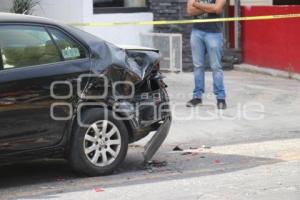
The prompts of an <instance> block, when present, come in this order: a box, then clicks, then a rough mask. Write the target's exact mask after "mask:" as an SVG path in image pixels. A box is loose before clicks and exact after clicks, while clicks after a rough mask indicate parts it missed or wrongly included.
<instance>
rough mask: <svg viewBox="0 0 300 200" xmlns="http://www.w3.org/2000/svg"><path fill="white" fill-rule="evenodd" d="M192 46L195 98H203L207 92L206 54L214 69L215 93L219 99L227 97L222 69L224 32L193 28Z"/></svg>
mask: <svg viewBox="0 0 300 200" xmlns="http://www.w3.org/2000/svg"><path fill="white" fill-rule="evenodd" d="M191 46H192V54H193V64H194V67H195V69H194V76H195V89H194V93H193V94H194V95H193V97H194V98H202V94H203V93H204V92H205V66H204V65H205V55H206V53H207V55H208V58H209V65H210V67H211V69H212V71H213V82H214V85H213V86H214V94H215V95H216V97H217V99H225V98H226V93H225V88H224V74H223V70H222V61H221V60H222V56H223V34H222V33H208V32H204V31H201V30H198V29H193V31H192V34H191Z"/></svg>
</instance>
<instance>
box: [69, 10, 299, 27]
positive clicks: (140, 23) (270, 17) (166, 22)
mask: <svg viewBox="0 0 300 200" xmlns="http://www.w3.org/2000/svg"><path fill="white" fill-rule="evenodd" d="M290 18H300V14H297V13H296V14H286V15H265V16H250V17H228V18H217V19H190V20H162V21H134V22H90V23H74V24H71V25H73V26H90V27H102V26H143V25H170V24H194V23H210V22H233V21H254V20H274V19H290Z"/></svg>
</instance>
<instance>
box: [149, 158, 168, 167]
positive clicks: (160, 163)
mask: <svg viewBox="0 0 300 200" xmlns="http://www.w3.org/2000/svg"><path fill="white" fill-rule="evenodd" d="M167 165H168V163H167V161H158V160H152V161H149V162H148V166H150V167H156V168H161V167H165V166H167Z"/></svg>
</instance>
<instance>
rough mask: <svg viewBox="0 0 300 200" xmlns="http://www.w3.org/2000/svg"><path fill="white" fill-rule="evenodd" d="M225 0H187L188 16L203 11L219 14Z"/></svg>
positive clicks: (199, 13)
mask: <svg viewBox="0 0 300 200" xmlns="http://www.w3.org/2000/svg"><path fill="white" fill-rule="evenodd" d="M225 4H226V0H216V3H214V4H207V3H201V2H197V1H196V0H188V3H187V14H188V15H189V16H197V15H201V14H203V13H216V14H221V13H222V12H223V10H224V6H225Z"/></svg>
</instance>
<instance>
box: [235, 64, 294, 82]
mask: <svg viewBox="0 0 300 200" xmlns="http://www.w3.org/2000/svg"><path fill="white" fill-rule="evenodd" d="M234 69H235V70H239V71H246V72H252V73H259V74H265V75H270V76H274V77H281V78H287V79H293V80H298V81H300V74H298V73H289V72H285V71H281V70H275V69H269V68H263V67H257V66H254V65H249V64H239V65H234Z"/></svg>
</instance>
